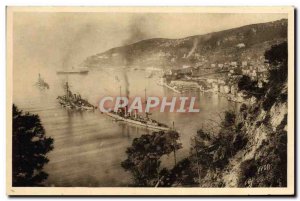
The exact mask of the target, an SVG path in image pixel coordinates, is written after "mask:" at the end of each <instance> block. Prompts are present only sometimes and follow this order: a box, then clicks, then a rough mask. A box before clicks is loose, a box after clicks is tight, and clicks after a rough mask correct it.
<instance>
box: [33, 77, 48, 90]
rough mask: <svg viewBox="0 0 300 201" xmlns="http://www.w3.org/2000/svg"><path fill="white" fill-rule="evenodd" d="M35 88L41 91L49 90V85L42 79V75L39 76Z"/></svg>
mask: <svg viewBox="0 0 300 201" xmlns="http://www.w3.org/2000/svg"><path fill="white" fill-rule="evenodd" d="M35 86H37V87H38V88H40V89H41V90H45V89H49V88H50V87H49V84H48V83H47V82H45V80H44V79H43V78H42V77H41V74H39V77H38V81H37V82H36V83H35Z"/></svg>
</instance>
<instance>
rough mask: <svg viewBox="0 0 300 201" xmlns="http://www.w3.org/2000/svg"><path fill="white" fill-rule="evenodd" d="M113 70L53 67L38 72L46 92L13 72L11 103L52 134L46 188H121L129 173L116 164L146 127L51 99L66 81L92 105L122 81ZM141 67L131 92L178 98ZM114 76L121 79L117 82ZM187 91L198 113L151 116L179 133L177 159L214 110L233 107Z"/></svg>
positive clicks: (169, 160) (131, 79)
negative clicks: (70, 71)
mask: <svg viewBox="0 0 300 201" xmlns="http://www.w3.org/2000/svg"><path fill="white" fill-rule="evenodd" d="M119 72H120V70H118V69H115V70H114V69H108V70H92V71H90V72H89V74H88V75H68V76H67V75H63V76H58V75H56V73H55V72H54V71H45V72H41V73H42V76H43V77H44V78H45V80H46V81H47V82H48V83H49V85H50V90H48V91H40V90H38V89H36V88H35V87H34V86H33V85H34V82H35V81H36V80H37V74H38V73H39V72H34V73H36V74H35V75H36V77H34V76H27V75H24V74H21V73H18V72H16V73H15V74H14V91H13V92H14V93H13V100H14V103H16V105H17V106H18V107H19V108H20V109H23V110H24V111H28V112H32V113H36V114H38V115H39V116H40V118H41V121H42V123H43V125H44V127H45V130H46V134H47V135H48V136H51V137H52V138H54V150H53V151H52V152H50V153H49V154H48V157H49V159H50V162H49V163H48V164H47V165H46V166H45V171H46V172H47V173H48V174H49V178H48V180H47V185H49V186H126V185H128V183H130V179H131V175H130V174H129V173H127V172H125V171H124V170H123V169H122V167H121V166H120V163H121V161H123V160H124V159H125V158H126V154H125V151H126V148H127V147H129V146H130V145H131V143H132V140H133V139H134V138H136V137H139V136H140V135H141V134H145V133H150V131H148V130H146V129H143V128H140V127H136V126H132V125H128V124H126V123H124V122H115V121H112V120H111V119H110V118H108V117H107V116H105V115H103V114H101V113H100V112H99V111H94V112H86V111H83V112H79V111H76V112H75V111H68V110H65V109H63V108H61V107H60V105H59V104H58V103H57V100H56V97H57V96H58V95H61V94H63V88H62V84H63V83H64V82H65V81H68V82H69V83H70V85H71V89H72V91H73V92H74V93H75V92H76V93H80V94H81V95H82V97H84V98H86V99H88V100H89V101H90V102H91V103H93V104H95V105H96V104H97V102H98V101H99V99H100V98H101V97H102V96H107V95H110V96H116V95H118V94H119V86H120V85H121V84H122V75H121V74H119ZM146 74H147V73H146V72H145V71H128V77H129V83H130V86H129V89H130V96H132V97H133V96H142V97H143V96H144V88H147V93H148V95H149V96H150V95H156V96H179V95H178V94H173V92H171V91H169V90H168V89H165V88H163V87H161V86H158V85H157V84H156V81H157V79H158V77H157V76H154V77H153V78H151V79H146V78H145V75H146ZM116 76H118V78H119V79H120V80H121V82H118V81H117V79H116ZM187 95H192V96H196V97H198V101H199V103H198V104H199V108H200V112H199V113H193V114H191V113H189V114H184V113H159V112H154V113H153V118H155V119H157V120H159V121H161V122H163V123H165V124H168V125H169V126H171V125H172V122H173V121H174V122H175V127H176V129H178V130H179V132H180V134H181V138H180V140H181V143H182V144H183V149H182V150H180V151H179V152H178V154H177V155H178V158H179V159H180V158H183V157H184V156H186V155H187V154H188V151H189V145H190V138H191V137H192V136H193V135H195V133H196V131H197V130H198V129H199V128H201V127H202V126H203V124H204V126H211V127H214V125H213V123H212V121H209V119H213V120H214V121H219V117H218V115H217V114H218V113H221V112H222V111H224V110H227V109H236V108H237V104H236V103H233V102H228V101H227V99H226V98H224V97H220V96H218V95H217V94H203V93H199V92H189V93H188V94H187ZM171 157H172V156H170V158H169V157H165V158H164V161H163V165H165V166H170V165H171V164H172V163H173V158H171Z"/></svg>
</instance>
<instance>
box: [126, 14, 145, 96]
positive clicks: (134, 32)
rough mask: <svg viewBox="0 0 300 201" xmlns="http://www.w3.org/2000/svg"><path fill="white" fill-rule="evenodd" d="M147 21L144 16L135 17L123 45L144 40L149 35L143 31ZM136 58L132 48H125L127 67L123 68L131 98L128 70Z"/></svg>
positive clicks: (127, 93)
mask: <svg viewBox="0 0 300 201" xmlns="http://www.w3.org/2000/svg"><path fill="white" fill-rule="evenodd" d="M144 23H145V19H144V18H143V17H138V18H134V19H132V21H131V22H130V25H129V30H128V34H129V36H128V38H127V39H126V40H124V41H123V45H124V46H126V45H130V44H132V43H134V42H137V41H140V40H143V39H145V38H146V37H147V35H146V33H145V32H144V31H143V28H142V27H144V25H145V24H144ZM134 59H135V58H133V54H132V52H131V49H130V48H125V49H124V52H123V60H124V65H125V68H123V70H122V75H123V78H124V85H125V93H126V97H128V98H129V95H130V90H129V87H130V86H129V85H130V83H129V80H128V75H127V70H128V68H129V67H130V66H132V65H133V64H134Z"/></svg>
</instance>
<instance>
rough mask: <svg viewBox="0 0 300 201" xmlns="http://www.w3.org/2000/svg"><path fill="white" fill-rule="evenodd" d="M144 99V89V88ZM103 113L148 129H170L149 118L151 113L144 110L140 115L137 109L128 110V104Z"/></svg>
mask: <svg viewBox="0 0 300 201" xmlns="http://www.w3.org/2000/svg"><path fill="white" fill-rule="evenodd" d="M120 96H121V95H120ZM145 100H146V89H145ZM104 114H106V115H108V116H110V117H112V118H113V119H115V120H116V121H124V122H126V123H130V124H135V125H138V126H141V127H144V128H146V129H149V130H162V131H168V130H171V128H169V127H168V126H167V125H165V124H163V123H160V122H158V121H156V120H154V119H152V118H150V117H149V116H150V115H151V113H148V112H146V113H145V115H141V114H139V113H138V112H137V110H134V111H133V112H129V111H128V106H125V107H119V108H118V110H117V111H116V112H114V111H111V112H106V113H104ZM173 129H174V128H173Z"/></svg>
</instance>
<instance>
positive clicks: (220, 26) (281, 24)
mask: <svg viewBox="0 0 300 201" xmlns="http://www.w3.org/2000/svg"><path fill="white" fill-rule="evenodd" d="M6 29H7V30H6V31H7V36H6V37H7V69H6V71H7V81H6V82H7V109H6V111H7V161H6V163H7V164H6V165H7V175H6V176H7V194H9V195H293V194H294V174H295V172H294V132H295V131H294V79H295V78H294V68H295V67H294V8H293V7H110V8H108V7H7V27H6ZM75 187H76V188H75Z"/></svg>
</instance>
